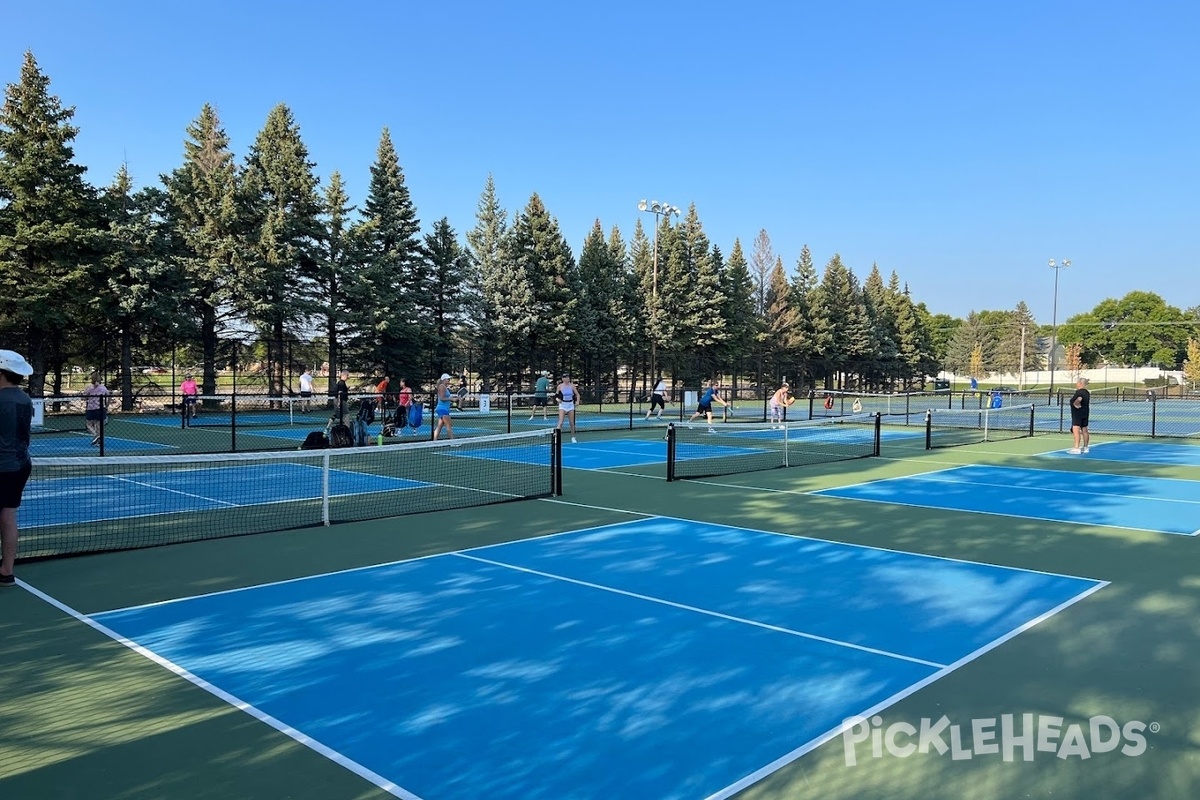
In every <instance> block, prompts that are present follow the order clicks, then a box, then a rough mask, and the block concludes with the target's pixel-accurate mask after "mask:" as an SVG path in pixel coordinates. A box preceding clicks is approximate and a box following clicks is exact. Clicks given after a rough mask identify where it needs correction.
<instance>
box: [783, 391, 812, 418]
mask: <svg viewBox="0 0 1200 800" xmlns="http://www.w3.org/2000/svg"><path fill="white" fill-rule="evenodd" d="M816 399H817V392H816V390H815V389H814V390H812V391H810V392H809V393H808V418H809V419H815V417H814V416H813V403H814V402H816ZM785 419H786V417H785Z"/></svg>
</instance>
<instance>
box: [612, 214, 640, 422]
mask: <svg viewBox="0 0 1200 800" xmlns="http://www.w3.org/2000/svg"><path fill="white" fill-rule="evenodd" d="M608 257H609V258H610V259H612V263H613V275H614V278H615V284H614V291H615V293H616V295H615V297H614V298H613V301H612V304H611V305H610V310H609V316H610V317H611V318H612V322H613V326H614V334H613V337H614V341H613V350H614V352H615V355H616V357H615V359H614V360H613V362H612V376H611V383H612V385H613V387H614V389H613V391H614V393H615V394H616V398H615V399H616V400H618V401H620V399H621V397H620V367H621V365H622V364H624V365H627V366H628V365H631V364H633V362H634V360H635V356H634V353H635V349H634V348H635V346H636V345H637V344H638V343H639V342H640V339H639V338H638V337H637V324H638V317H637V314H636V313H635V312H634V310H633V309H634V308H635V307H636V305H637V303H636V298H635V297H631V296H630V287H632V286H633V285H634V280H635V277H636V276H635V275H634V273H633V269H632V265H631V261H630V258H629V251H628V249H627V248H626V247H625V240H624V239H622V238H621V231H620V229H619V228H617V226H616V225H613V226H612V230H610V231H609V234H608ZM632 388H633V387H632V385H631V386H630V389H631V390H632Z"/></svg>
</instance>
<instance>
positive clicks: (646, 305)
mask: <svg viewBox="0 0 1200 800" xmlns="http://www.w3.org/2000/svg"><path fill="white" fill-rule="evenodd" d="M629 265H630V271H629V275H628V277H627V279H626V284H625V308H626V309H627V310H628V313H629V315H630V323H629V326H630V331H631V334H630V340H629V350H630V352H629V356H628V358H629V363H630V364H631V365H633V366H634V368H635V375H634V377H633V378H632V380H636V376H637V375H641V377H642V385H641V389H640V394H643V395H645V394H648V393H649V391H650V388H651V387H650V386H649V385H648V382H649V381H650V380H654V379H655V378H657V376H656V375H650V372H651V370H652V369H653V368H654V366H657V365H652V364H651V362H652V361H653V360H654V357H656V356H657V351H658V349H659V348H661V347H663V346H664V342H663V341H662V340H661V338H660V336H659V334H660V330H659V326H658V324H657V322H656V321H657V320H658V319H659V317H660V314H659V312H658V310H657V309H658V294H657V292H656V291H654V278H653V272H654V243H653V242H652V241H651V240H650V237H648V236H647V235H646V231H645V229H644V228H643V227H642V220H641V219H640V218H639V219H638V220H637V222H635V223H634V226H633V239H632V240H631V241H630V243H629ZM660 371H661V370H660Z"/></svg>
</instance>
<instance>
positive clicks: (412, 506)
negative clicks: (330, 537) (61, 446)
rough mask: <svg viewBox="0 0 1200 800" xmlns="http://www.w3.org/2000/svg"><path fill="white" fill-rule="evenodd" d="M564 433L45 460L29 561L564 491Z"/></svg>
mask: <svg viewBox="0 0 1200 800" xmlns="http://www.w3.org/2000/svg"><path fill="white" fill-rule="evenodd" d="M554 453H555V447H554V436H553V432H552V431H545V432H533V433H518V434H508V435H502V436H493V437H479V438H474V439H454V440H450V441H439V442H420V443H413V444H407V445H401V446H394V447H359V448H344V449H326V450H308V451H293V452H287V453H231V454H222V455H190V456H181V455H173V456H138V457H105V458H35V459H34V467H33V474H32V476H31V478H30V481H29V484H28V486H27V487H26V489H25V494H24V499H23V502H22V504H21V510H20V515H21V516H20V524H21V540H20V556H21V557H22V558H40V557H48V556H56V555H65V554H70V553H82V552H91V551H104V550H122V549H128V548H135V547H150V546H155V545H162V544H170V543H175V542H183V541H192V540H197V539H211V538H219V537H224V536H237V535H241V534H249V533H263V532H267V531H278V530H287V529H290V528H299V527H306V526H312V525H322V524H331V523H336V522H348V521H353V520H367V519H380V518H384V517H394V516H400V515H403V514H415V513H421V512H427V511H439V510H444V509H452V508H463V507H467V506H478V505H484V504H489V503H500V502H505V501H509V500H517V499H524V498H532V497H542V496H546V495H550V494H552V491H553V480H554V474H555V473H554V461H555V455H554Z"/></svg>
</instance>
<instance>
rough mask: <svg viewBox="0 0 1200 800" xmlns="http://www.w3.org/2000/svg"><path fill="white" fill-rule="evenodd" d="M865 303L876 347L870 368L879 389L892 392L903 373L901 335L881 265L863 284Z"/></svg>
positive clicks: (872, 267)
mask: <svg viewBox="0 0 1200 800" xmlns="http://www.w3.org/2000/svg"><path fill="white" fill-rule="evenodd" d="M863 302H864V305H865V306H866V309H867V317H868V321H869V324H870V327H871V339H872V347H871V354H870V362H869V365H868V371H869V373H870V379H871V382H872V383H874V384H875V385H876V388H881V389H882V388H889V389H890V388H891V384H892V383H893V382H894V380H895V379H896V378H897V377H898V376H899V373H900V370H899V366H898V363H897V351H898V346H897V344H896V340H897V338H899V332H898V331H897V325H896V317H895V314H894V313H893V312H892V305H891V302H890V298H889V295H888V289H887V287H886V286H884V284H883V274H882V273H880V271H879V265H878V264H872V265H871V271H870V272H869V273H868V274H867V279H866V280H865V281H864V282H863Z"/></svg>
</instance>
